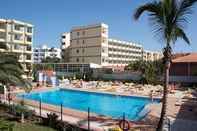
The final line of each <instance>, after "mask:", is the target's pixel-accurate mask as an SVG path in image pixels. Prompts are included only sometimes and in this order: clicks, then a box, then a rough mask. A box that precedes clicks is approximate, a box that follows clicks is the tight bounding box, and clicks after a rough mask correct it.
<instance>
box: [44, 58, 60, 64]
mask: <svg viewBox="0 0 197 131" xmlns="http://www.w3.org/2000/svg"><path fill="white" fill-rule="evenodd" d="M59 62H61V59H60V58H58V57H55V56H54V57H46V58H45V59H42V63H59Z"/></svg>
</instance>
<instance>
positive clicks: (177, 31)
mask: <svg viewBox="0 0 197 131" xmlns="http://www.w3.org/2000/svg"><path fill="white" fill-rule="evenodd" d="M174 33H175V34H174V36H176V37H175V38H174V42H175V41H176V40H177V39H178V38H182V39H183V40H184V41H185V42H186V43H187V44H190V41H189V38H188V37H187V35H186V34H185V32H184V31H183V30H182V29H181V28H178V27H177V28H176V29H175V31H174Z"/></svg>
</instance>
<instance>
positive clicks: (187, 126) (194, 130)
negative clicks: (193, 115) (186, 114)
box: [170, 119, 197, 131]
mask: <svg viewBox="0 0 197 131" xmlns="http://www.w3.org/2000/svg"><path fill="white" fill-rule="evenodd" d="M170 131H197V122H196V121H190V120H182V119H176V120H175V121H173V122H172V123H171V130H170Z"/></svg>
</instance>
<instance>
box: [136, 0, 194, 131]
mask: <svg viewBox="0 0 197 131" xmlns="http://www.w3.org/2000/svg"><path fill="white" fill-rule="evenodd" d="M196 2H197V0H155V1H153V2H150V3H146V4H144V5H142V6H140V7H138V8H137V10H136V12H135V13H134V19H135V20H138V19H139V17H140V16H141V15H142V14H143V13H144V12H147V13H148V18H149V19H148V20H149V21H150V23H151V25H152V26H153V31H154V33H156V35H157V36H160V38H161V39H162V40H163V41H164V43H165V47H164V48H163V56H164V62H165V80H164V81H165V83H164V91H163V101H162V110H161V117H160V120H159V123H158V127H157V131H161V130H162V128H163V121H164V118H165V115H166V106H167V93H168V92H167V88H168V83H169V68H170V63H171V55H172V48H171V45H172V44H175V42H176V40H177V39H178V38H181V39H183V40H184V41H185V42H186V43H188V44H190V41H189V39H188V37H187V35H186V34H185V32H184V29H185V25H186V24H187V23H188V17H189V15H190V14H192V7H193V6H194V4H195V3H196Z"/></svg>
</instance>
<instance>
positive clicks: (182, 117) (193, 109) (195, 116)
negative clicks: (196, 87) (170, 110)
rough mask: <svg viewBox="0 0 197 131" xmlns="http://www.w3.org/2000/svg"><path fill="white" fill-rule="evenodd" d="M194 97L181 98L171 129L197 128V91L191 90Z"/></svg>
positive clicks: (175, 130)
mask: <svg viewBox="0 0 197 131" xmlns="http://www.w3.org/2000/svg"><path fill="white" fill-rule="evenodd" d="M192 95H193V96H194V98H183V104H181V105H180V107H179V111H178V113H177V114H176V118H175V120H174V122H173V123H172V124H171V131H196V130H197V92H193V93H192Z"/></svg>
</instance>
